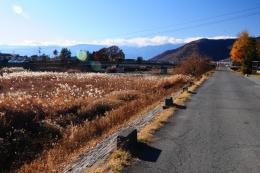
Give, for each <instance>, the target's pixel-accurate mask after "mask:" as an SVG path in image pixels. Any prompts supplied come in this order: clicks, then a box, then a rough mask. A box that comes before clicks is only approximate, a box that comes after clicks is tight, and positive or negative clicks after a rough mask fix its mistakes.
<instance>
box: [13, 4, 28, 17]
mask: <svg viewBox="0 0 260 173" xmlns="http://www.w3.org/2000/svg"><path fill="white" fill-rule="evenodd" d="M12 8H13V11H14V13H16V14H18V15H21V16H22V17H24V18H26V19H28V18H29V15H28V14H27V13H25V12H24V10H23V8H22V7H21V6H19V5H13V7H12Z"/></svg>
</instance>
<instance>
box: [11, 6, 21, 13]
mask: <svg viewBox="0 0 260 173" xmlns="http://www.w3.org/2000/svg"><path fill="white" fill-rule="evenodd" d="M13 11H14V12H15V13H16V14H22V13H23V8H22V7H21V6H18V5H14V6H13Z"/></svg>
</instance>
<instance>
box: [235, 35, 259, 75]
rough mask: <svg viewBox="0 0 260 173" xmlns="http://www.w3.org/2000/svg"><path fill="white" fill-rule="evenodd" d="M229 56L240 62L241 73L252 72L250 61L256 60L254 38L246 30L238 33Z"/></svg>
mask: <svg viewBox="0 0 260 173" xmlns="http://www.w3.org/2000/svg"><path fill="white" fill-rule="evenodd" d="M230 55H231V58H232V60H233V61H235V62H236V63H239V64H241V69H242V72H243V73H245V74H246V73H247V74H248V73H251V72H252V61H254V60H257V46H256V39H255V38H252V37H250V36H249V34H248V32H245V31H244V32H242V33H240V34H239V37H238V39H237V40H236V41H235V43H234V44H233V47H232V49H231V52H230Z"/></svg>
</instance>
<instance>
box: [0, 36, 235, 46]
mask: <svg viewBox="0 0 260 173" xmlns="http://www.w3.org/2000/svg"><path fill="white" fill-rule="evenodd" d="M202 38H207V39H228V38H235V37H233V36H213V37H189V38H176V37H172V36H154V37H136V38H130V39H126V38H117V39H103V40H86V41H76V40H56V41H33V40H25V41H23V42H20V43H9V44H8V45H27V46H48V45H60V46H72V45H76V44H95V45H106V46H110V45H118V46H135V47H144V46H155V45H163V44H183V43H189V42H191V41H195V40H198V39H202ZM0 44H1V43H0Z"/></svg>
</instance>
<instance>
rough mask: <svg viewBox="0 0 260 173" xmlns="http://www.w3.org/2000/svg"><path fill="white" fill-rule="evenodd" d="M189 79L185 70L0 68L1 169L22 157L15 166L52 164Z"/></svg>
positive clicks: (29, 168) (49, 167)
mask: <svg viewBox="0 0 260 173" xmlns="http://www.w3.org/2000/svg"><path fill="white" fill-rule="evenodd" d="M189 80H191V77H189V76H185V75H174V76H168V77H159V76H142V75H141V76H130V75H129V76H128V75H111V74H96V73H52V72H29V71H22V72H21V71H20V72H13V73H3V76H2V77H0V83H1V84H0V85H1V91H0V130H1V131H0V137H1V139H2V140H1V141H2V143H3V144H2V146H1V149H0V150H1V151H0V154H1V157H0V158H1V159H0V163H1V165H4V166H1V169H2V170H1V171H3V170H9V169H10V168H11V169H12V170H15V169H16V168H19V167H21V165H24V163H27V164H25V165H24V166H23V167H22V168H21V169H20V170H19V171H21V172H34V171H36V170H37V172H41V171H43V170H45V171H46V170H52V169H54V170H56V168H59V166H57V165H60V164H61V163H63V162H64V161H66V160H67V158H68V157H70V155H72V154H73V153H74V152H77V150H78V149H79V148H81V147H82V146H84V145H86V144H87V143H88V142H89V141H91V140H92V139H93V138H96V137H98V136H102V135H103V134H104V133H105V132H106V131H107V130H110V129H111V128H115V127H116V126H118V125H121V124H122V123H124V122H125V121H127V120H128V119H129V118H130V117H131V116H133V115H135V114H136V113H137V112H138V111H140V110H142V109H143V108H145V107H146V106H148V105H150V104H152V103H154V102H156V101H158V100H159V99H161V98H162V97H164V96H166V95H167V94H169V93H170V92H172V91H173V90H176V88H179V87H180V86H181V85H183V84H184V83H186V82H188V81H189ZM50 156H51V157H50ZM32 160H34V161H32ZM47 172H48V171H47ZM54 172H55V171H54Z"/></svg>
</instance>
